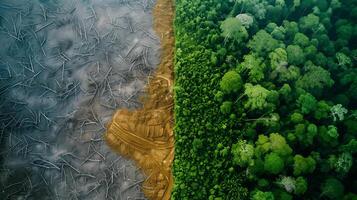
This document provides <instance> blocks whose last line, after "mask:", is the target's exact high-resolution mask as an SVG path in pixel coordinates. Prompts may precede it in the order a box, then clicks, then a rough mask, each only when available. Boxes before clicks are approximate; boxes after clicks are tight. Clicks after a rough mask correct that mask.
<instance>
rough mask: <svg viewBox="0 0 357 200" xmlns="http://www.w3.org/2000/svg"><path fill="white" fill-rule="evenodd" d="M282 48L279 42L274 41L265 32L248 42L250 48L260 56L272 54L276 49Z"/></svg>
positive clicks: (259, 32)
mask: <svg viewBox="0 0 357 200" xmlns="http://www.w3.org/2000/svg"><path fill="white" fill-rule="evenodd" d="M279 46H280V44H279V41H278V40H276V39H274V38H273V37H272V36H271V35H270V34H269V33H267V32H266V31H265V30H260V31H258V32H257V33H256V34H255V35H254V36H253V38H252V39H251V40H250V41H249V42H248V47H249V48H250V49H251V50H252V51H253V52H255V53H257V54H258V55H259V56H262V57H264V56H265V55H267V54H269V53H270V52H272V51H273V50H274V49H276V48H278V47H279Z"/></svg>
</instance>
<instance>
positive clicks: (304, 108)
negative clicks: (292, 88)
mask: <svg viewBox="0 0 357 200" xmlns="http://www.w3.org/2000/svg"><path fill="white" fill-rule="evenodd" d="M297 104H298V106H299V107H300V110H301V113H303V114H309V113H310V112H312V111H314V110H315V109H316V105H317V100H316V99H315V97H314V96H312V95H311V94H310V93H305V94H302V95H300V96H299V98H298V100H297Z"/></svg>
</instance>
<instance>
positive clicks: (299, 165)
mask: <svg viewBox="0 0 357 200" xmlns="http://www.w3.org/2000/svg"><path fill="white" fill-rule="evenodd" d="M315 167H316V161H315V160H314V159H313V158H311V157H310V156H308V157H306V158H305V157H303V156H302V155H299V154H297V155H295V156H294V175H295V176H299V175H302V174H309V173H312V172H313V171H314V170H315Z"/></svg>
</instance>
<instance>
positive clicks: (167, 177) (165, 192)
mask: <svg viewBox="0 0 357 200" xmlns="http://www.w3.org/2000/svg"><path fill="white" fill-rule="evenodd" d="M153 14H154V29H155V31H156V33H157V35H158V36H160V40H161V46H162V52H161V63H160V65H159V66H158V69H157V71H156V73H155V75H154V77H153V78H151V79H150V81H149V83H148V86H147V88H146V90H147V96H146V97H143V99H142V102H143V108H141V109H138V110H134V111H130V110H118V111H117V112H116V113H115V115H114V117H113V119H112V121H111V122H110V123H109V124H108V130H107V133H106V135H105V139H106V141H107V143H108V144H109V146H111V147H112V148H113V149H114V150H115V151H117V152H118V153H120V154H121V155H124V156H126V157H128V158H130V159H133V160H134V161H135V162H136V164H137V165H138V167H140V168H141V170H142V171H143V173H144V174H145V175H146V176H147V178H146V180H145V181H144V183H143V191H144V193H145V196H146V197H147V198H149V199H152V200H168V199H170V196H171V189H172V186H173V177H172V173H171V165H172V161H173V158H174V135H173V121H174V119H173V92H172V87H173V53H174V33H173V17H174V5H173V0H157V3H156V6H155V8H154V12H153Z"/></svg>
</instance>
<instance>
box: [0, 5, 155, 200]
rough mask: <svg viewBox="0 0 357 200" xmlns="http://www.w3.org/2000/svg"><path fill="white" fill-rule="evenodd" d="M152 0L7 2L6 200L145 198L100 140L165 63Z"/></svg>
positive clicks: (2, 10)
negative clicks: (162, 63)
mask: <svg viewBox="0 0 357 200" xmlns="http://www.w3.org/2000/svg"><path fill="white" fill-rule="evenodd" d="M154 5H155V1H154V0H75V1H73V0H47V1H46V0H21V1H20V0H17V1H14V0H1V2H0V44H1V48H0V142H1V145H0V197H1V199H36V200H41V199H51V200H52V199H59V200H60V199H65V200H68V199H113V200H114V199H118V200H119V199H132V200H134V199H145V197H144V194H143V191H142V189H141V185H142V182H143V181H144V180H145V176H144V175H143V174H142V173H141V170H140V169H138V168H137V167H136V166H135V164H134V163H133V162H131V161H129V160H127V159H125V158H123V157H121V156H120V155H118V154H116V153H115V152H113V151H112V150H111V149H110V148H109V147H108V146H107V145H106V142H105V141H104V140H103V135H104V133H105V131H106V124H107V123H108V122H109V120H110V119H111V117H112V116H113V114H114V112H115V111H116V110H117V109H122V108H127V109H135V108H140V107H141V106H142V105H141V103H140V101H139V96H142V95H143V93H144V86H145V85H146V83H147V82H148V79H149V78H148V77H150V74H152V73H153V72H154V70H155V67H156V66H157V65H158V64H159V58H160V55H159V54H160V53H159V49H160V40H159V37H157V36H156V34H155V32H154V30H153V29H152V27H153V20H152V10H153V7H154Z"/></svg>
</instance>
